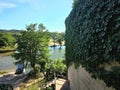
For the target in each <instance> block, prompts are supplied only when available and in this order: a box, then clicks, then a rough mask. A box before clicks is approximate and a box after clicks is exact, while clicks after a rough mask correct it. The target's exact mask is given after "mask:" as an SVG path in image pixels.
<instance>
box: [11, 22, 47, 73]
mask: <svg viewBox="0 0 120 90" xmlns="http://www.w3.org/2000/svg"><path fill="white" fill-rule="evenodd" d="M48 42H49V37H48V31H47V30H46V28H45V26H44V25H43V24H39V25H38V27H37V24H30V25H28V26H27V27H26V31H22V32H21V35H20V36H19V37H18V38H17V44H18V47H17V51H18V52H19V53H15V54H14V55H13V56H14V57H15V58H16V59H17V60H18V61H17V63H21V62H22V63H24V67H26V65H27V64H28V62H30V64H31V67H32V68H33V70H34V71H36V65H37V64H38V65H40V67H43V66H44V65H45V63H46V62H47V60H48V58H49V54H48V52H49V50H48ZM43 63H44V64H43Z"/></svg>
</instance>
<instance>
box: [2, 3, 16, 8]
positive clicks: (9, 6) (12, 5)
mask: <svg viewBox="0 0 120 90" xmlns="http://www.w3.org/2000/svg"><path fill="white" fill-rule="evenodd" d="M14 7H16V4H14V3H7V2H0V8H14Z"/></svg>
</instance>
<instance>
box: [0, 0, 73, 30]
mask: <svg viewBox="0 0 120 90" xmlns="http://www.w3.org/2000/svg"><path fill="white" fill-rule="evenodd" d="M72 3H73V0H0V29H8V30H10V29H18V30H21V29H25V28H26V25H29V24H31V23H37V24H39V23H43V24H44V26H45V27H46V28H47V29H48V30H49V31H51V32H54V31H55V32H64V31H65V19H66V17H67V16H68V15H69V13H70V11H71V10H72Z"/></svg>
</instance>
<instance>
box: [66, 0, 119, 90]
mask: <svg viewBox="0 0 120 90" xmlns="http://www.w3.org/2000/svg"><path fill="white" fill-rule="evenodd" d="M65 23H66V62H67V65H68V66H70V65H71V64H72V63H74V64H75V66H76V67H77V66H78V65H79V64H82V66H83V67H84V68H85V69H86V70H87V71H88V72H89V73H92V77H94V78H99V79H102V80H104V82H105V83H106V84H107V86H112V87H114V88H115V89H116V90H120V0H78V2H77V3H76V4H75V6H74V7H73V10H72V11H71V13H70V15H69V16H68V17H67V18H66V21H65ZM112 62H115V63H117V64H112ZM107 65H109V68H108V67H107ZM110 66H111V67H110ZM106 68H108V69H106Z"/></svg>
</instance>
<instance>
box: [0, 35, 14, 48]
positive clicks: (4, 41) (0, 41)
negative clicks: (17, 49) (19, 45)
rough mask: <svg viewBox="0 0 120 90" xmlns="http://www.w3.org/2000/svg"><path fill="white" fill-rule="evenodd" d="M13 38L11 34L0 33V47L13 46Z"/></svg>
mask: <svg viewBox="0 0 120 90" xmlns="http://www.w3.org/2000/svg"><path fill="white" fill-rule="evenodd" d="M14 44H15V38H14V36H13V35H12V34H11V33H0V47H3V46H11V47H12V46H14Z"/></svg>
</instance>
